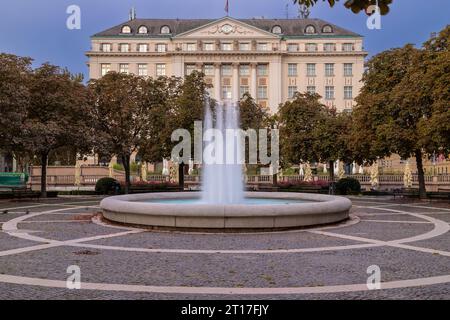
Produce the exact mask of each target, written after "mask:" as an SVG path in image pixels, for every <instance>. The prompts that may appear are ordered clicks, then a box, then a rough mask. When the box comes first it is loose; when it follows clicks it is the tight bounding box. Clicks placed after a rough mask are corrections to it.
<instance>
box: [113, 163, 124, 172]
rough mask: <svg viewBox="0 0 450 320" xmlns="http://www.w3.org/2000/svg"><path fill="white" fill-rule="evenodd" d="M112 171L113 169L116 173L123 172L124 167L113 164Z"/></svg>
mask: <svg viewBox="0 0 450 320" xmlns="http://www.w3.org/2000/svg"><path fill="white" fill-rule="evenodd" d="M113 169H114V170H117V171H123V170H124V167H123V165H121V164H120V163H114V164H113Z"/></svg>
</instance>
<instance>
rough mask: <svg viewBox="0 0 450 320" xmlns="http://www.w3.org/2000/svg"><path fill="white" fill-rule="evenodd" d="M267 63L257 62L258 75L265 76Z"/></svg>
mask: <svg viewBox="0 0 450 320" xmlns="http://www.w3.org/2000/svg"><path fill="white" fill-rule="evenodd" d="M268 69H269V68H268V65H267V64H258V67H257V73H258V76H267V74H268Z"/></svg>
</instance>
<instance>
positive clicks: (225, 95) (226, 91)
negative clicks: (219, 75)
mask: <svg viewBox="0 0 450 320" xmlns="http://www.w3.org/2000/svg"><path fill="white" fill-rule="evenodd" d="M222 99H224V100H226V99H231V86H222Z"/></svg>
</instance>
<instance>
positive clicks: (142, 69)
mask: <svg viewBox="0 0 450 320" xmlns="http://www.w3.org/2000/svg"><path fill="white" fill-rule="evenodd" d="M138 75H139V76H141V77H146V76H148V68H147V64H146V63H139V64H138Z"/></svg>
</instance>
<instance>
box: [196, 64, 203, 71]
mask: <svg viewBox="0 0 450 320" xmlns="http://www.w3.org/2000/svg"><path fill="white" fill-rule="evenodd" d="M195 67H196V68H197V71H198V72H203V63H201V62H197V63H196V64H195Z"/></svg>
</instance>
